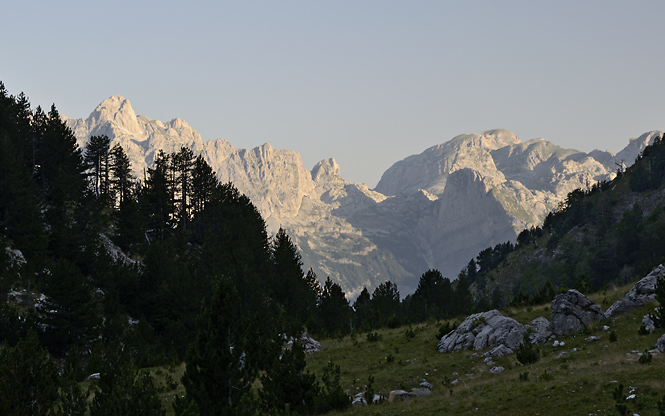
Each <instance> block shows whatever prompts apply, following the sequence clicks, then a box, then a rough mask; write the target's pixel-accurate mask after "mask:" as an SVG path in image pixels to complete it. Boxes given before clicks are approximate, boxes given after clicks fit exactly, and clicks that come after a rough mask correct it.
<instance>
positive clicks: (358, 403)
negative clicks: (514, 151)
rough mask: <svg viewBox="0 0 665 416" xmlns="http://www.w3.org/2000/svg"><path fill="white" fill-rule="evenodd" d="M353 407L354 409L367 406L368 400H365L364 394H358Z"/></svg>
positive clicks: (352, 403)
mask: <svg viewBox="0 0 665 416" xmlns="http://www.w3.org/2000/svg"><path fill="white" fill-rule="evenodd" d="M351 406H353V407H359V406H367V400H365V398H364V397H363V394H362V393H358V394H356V397H354V398H353V401H352V402H351Z"/></svg>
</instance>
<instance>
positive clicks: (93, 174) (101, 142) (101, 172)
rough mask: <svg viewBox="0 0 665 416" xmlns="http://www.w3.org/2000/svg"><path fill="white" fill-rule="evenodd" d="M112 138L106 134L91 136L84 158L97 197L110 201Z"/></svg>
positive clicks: (91, 186) (91, 187)
mask: <svg viewBox="0 0 665 416" xmlns="http://www.w3.org/2000/svg"><path fill="white" fill-rule="evenodd" d="M110 144H111V140H110V139H109V138H108V136H106V135H102V136H91V137H90V139H89V140H88V144H87V145H86V147H85V152H84V155H83V160H84V162H85V165H86V168H87V169H88V171H89V172H90V173H89V184H90V185H89V186H90V189H91V191H92V193H93V194H94V195H95V196H96V197H97V198H101V199H103V200H105V201H106V203H107V204H108V203H109V202H110V198H109V191H110V187H109V168H110V166H109V148H110Z"/></svg>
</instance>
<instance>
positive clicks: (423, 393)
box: [411, 388, 432, 396]
mask: <svg viewBox="0 0 665 416" xmlns="http://www.w3.org/2000/svg"><path fill="white" fill-rule="evenodd" d="M411 394H412V395H413V396H428V395H430V394H432V391H431V390H430V389H427V388H415V389H411Z"/></svg>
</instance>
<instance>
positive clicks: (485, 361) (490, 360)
mask: <svg viewBox="0 0 665 416" xmlns="http://www.w3.org/2000/svg"><path fill="white" fill-rule="evenodd" d="M483 362H484V363H485V364H486V365H489V366H490V367H492V366H495V365H496V363H495V362H494V360H493V359H492V357H487V358H485V360H484V361H483Z"/></svg>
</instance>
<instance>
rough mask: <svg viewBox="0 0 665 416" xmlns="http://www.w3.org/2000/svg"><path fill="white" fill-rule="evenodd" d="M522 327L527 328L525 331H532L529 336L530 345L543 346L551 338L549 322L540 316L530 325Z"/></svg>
mask: <svg viewBox="0 0 665 416" xmlns="http://www.w3.org/2000/svg"><path fill="white" fill-rule="evenodd" d="M524 326H525V327H526V328H527V330H528V329H529V328H530V329H531V330H532V331H533V332H531V334H529V342H530V343H531V344H544V343H546V342H547V341H548V340H549V339H550V338H551V337H552V332H551V331H550V321H548V320H547V318H544V317H542V316H541V317H539V318H536V319H534V320H533V321H531V323H530V324H528V325H524Z"/></svg>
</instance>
